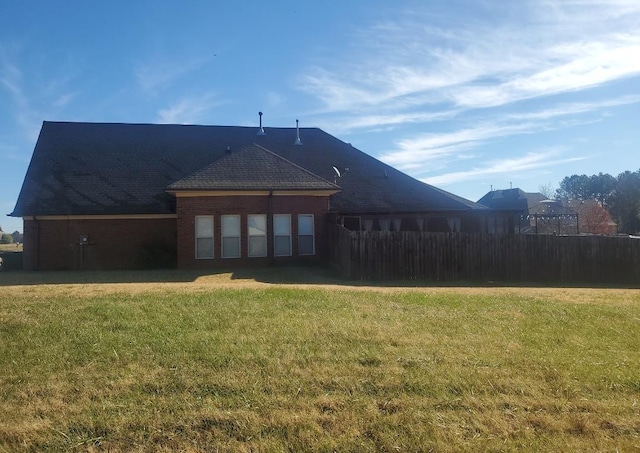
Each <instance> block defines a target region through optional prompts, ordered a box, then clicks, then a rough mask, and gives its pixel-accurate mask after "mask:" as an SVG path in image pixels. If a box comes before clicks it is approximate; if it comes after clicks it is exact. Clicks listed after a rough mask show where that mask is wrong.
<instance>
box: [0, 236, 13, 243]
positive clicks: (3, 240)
mask: <svg viewBox="0 0 640 453" xmlns="http://www.w3.org/2000/svg"><path fill="white" fill-rule="evenodd" d="M0 244H13V236H11V235H10V234H7V233H4V234H3V235H2V236H1V237H0Z"/></svg>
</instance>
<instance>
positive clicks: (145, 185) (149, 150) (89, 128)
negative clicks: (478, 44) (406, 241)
mask: <svg viewBox="0 0 640 453" xmlns="http://www.w3.org/2000/svg"><path fill="white" fill-rule="evenodd" d="M257 131H258V128H256V127H239V126H192V125H171V124H122V123H67V122H46V121H45V122H44V123H43V125H42V129H41V131H40V136H39V138H38V142H37V143H36V146H35V149H34V152H33V156H32V159H31V163H30V165H29V168H28V170H27V174H26V176H25V180H24V183H23V186H22V190H21V192H20V195H19V197H18V201H17V203H16V207H15V209H14V211H13V213H12V214H10V215H12V216H15V217H22V216H33V215H92V214H94V215H95V214H147V213H153V214H164V213H175V198H174V196H173V195H171V194H170V193H168V192H167V189H168V188H169V187H170V186H171V185H172V184H174V183H178V182H181V183H186V182H187V181H191V183H192V184H195V182H196V179H198V175H200V176H201V177H202V176H203V175H205V174H207V172H208V171H212V172H213V173H215V174H217V175H219V174H220V172H221V169H223V167H224V165H227V164H224V162H222V163H220V164H219V165H220V166H216V165H213V166H212V167H209V166H210V165H212V164H214V163H215V162H216V161H219V160H220V159H223V158H225V156H227V148H230V149H231V155H232V156H233V153H234V150H240V149H243V148H244V147H246V146H248V145H252V144H257V145H259V146H260V147H262V148H263V149H266V150H268V151H269V152H272V153H275V154H276V155H277V156H279V157H280V158H282V159H283V160H286V161H288V162H289V164H286V165H285V164H284V163H283V166H285V167H286V168H288V169H289V170H285V172H287V171H289V172H291V168H292V167H291V165H290V164H292V165H296V166H298V167H301V169H304V170H306V171H307V172H309V173H310V174H312V175H315V177H317V178H319V179H322V180H325V182H324V183H323V184H326V182H329V181H334V170H333V168H332V167H333V166H335V167H336V168H338V169H339V170H340V171H341V172H342V176H341V177H340V178H339V179H337V180H336V181H335V182H336V184H337V185H338V186H339V187H340V188H341V189H342V190H341V192H339V193H336V194H335V195H332V197H331V208H332V209H333V210H334V211H338V212H343V213H382V212H385V213H388V212H393V213H400V212H450V211H459V212H460V211H482V210H486V208H485V207H483V206H480V205H478V204H476V203H473V202H471V201H469V200H466V199H464V198H461V197H458V196H456V195H453V194H451V193H448V192H446V191H443V190H440V189H438V188H436V187H433V186H430V185H428V184H425V183H422V182H420V181H418V180H416V179H414V178H412V177H410V176H408V175H406V174H404V173H402V172H401V171H399V170H396V169H395V168H393V167H391V166H389V165H386V164H384V163H383V162H380V161H379V160H377V159H375V158H373V157H371V156H369V155H367V154H365V153H363V152H362V151H360V150H358V149H356V148H354V147H353V146H351V145H350V144H348V143H345V142H343V141H341V140H339V139H337V138H336V137H333V136H331V135H329V134H327V133H326V132H324V131H322V130H320V129H316V128H301V129H300V138H301V139H302V142H303V145H302V146H299V145H294V141H295V138H296V129H295V128H265V132H266V135H263V136H259V135H256V133H257ZM254 152H255V150H254ZM264 156H265V155H263V157H264ZM229 159H232V158H229ZM282 162H284V161H282ZM228 165H232V162H231V161H230V162H228ZM233 165H236V166H240V164H233ZM347 168H348V169H349V170H348V171H346V169H347ZM243 171H245V176H248V175H249V173H250V171H249V169H246V168H245V170H243ZM189 177H191V178H195V179H189ZM226 178H227V183H229V184H230V183H231V180H229V177H228V176H226ZM271 179H272V182H275V181H273V180H274V179H275V173H274V174H272V178H271ZM312 179H313V178H312ZM315 181H316V182H317V179H315ZM245 182H248V181H245ZM307 182H310V181H307Z"/></svg>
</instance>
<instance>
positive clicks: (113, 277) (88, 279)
mask: <svg viewBox="0 0 640 453" xmlns="http://www.w3.org/2000/svg"><path fill="white" fill-rule="evenodd" d="M198 280H202V281H204V282H206V284H209V285H212V286H215V285H216V284H228V283H234V282H242V281H246V282H258V283H267V284H277V285H311V286H313V285H334V286H360V287H364V288H366V287H386V288H420V287H423V288H429V287H452V288H456V287H460V288H461V287H522V288H524V287H528V288H531V287H534V288H536V287H539V288H543V287H547V288H548V287H552V288H553V287H555V288H620V289H637V288H640V283H639V284H632V285H625V284H619V285H614V284H598V283H576V284H572V283H566V282H494V281H475V282H470V281H435V280H427V279H422V280H410V281H358V280H349V279H346V278H344V277H342V276H341V274H340V273H339V272H338V271H337V270H336V269H334V268H332V267H331V266H328V265H324V266H323V265H274V266H269V267H248V268H228V269H223V268H221V269H207V270H177V269H156V270H109V271H12V272H2V271H0V287H2V286H8V285H17V286H21V285H24V286H27V285H56V284H60V285H65V284H66V285H68V284H105V283H195V282H197V281H198Z"/></svg>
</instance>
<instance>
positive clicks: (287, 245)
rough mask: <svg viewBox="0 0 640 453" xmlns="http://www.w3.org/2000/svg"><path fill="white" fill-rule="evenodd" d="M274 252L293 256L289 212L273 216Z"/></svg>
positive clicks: (279, 254) (278, 254) (276, 254)
mask: <svg viewBox="0 0 640 453" xmlns="http://www.w3.org/2000/svg"><path fill="white" fill-rule="evenodd" d="M273 254H274V255H275V256H291V216H290V215H289V214H276V215H274V216H273Z"/></svg>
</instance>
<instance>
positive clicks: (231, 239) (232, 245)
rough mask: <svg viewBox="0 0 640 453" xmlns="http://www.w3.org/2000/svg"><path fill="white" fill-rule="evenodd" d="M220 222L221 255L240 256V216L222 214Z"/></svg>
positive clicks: (225, 256)
mask: <svg viewBox="0 0 640 453" xmlns="http://www.w3.org/2000/svg"><path fill="white" fill-rule="evenodd" d="M221 222H222V257H223V258H239V257H240V216H239V215H223V216H222V217H221Z"/></svg>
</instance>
